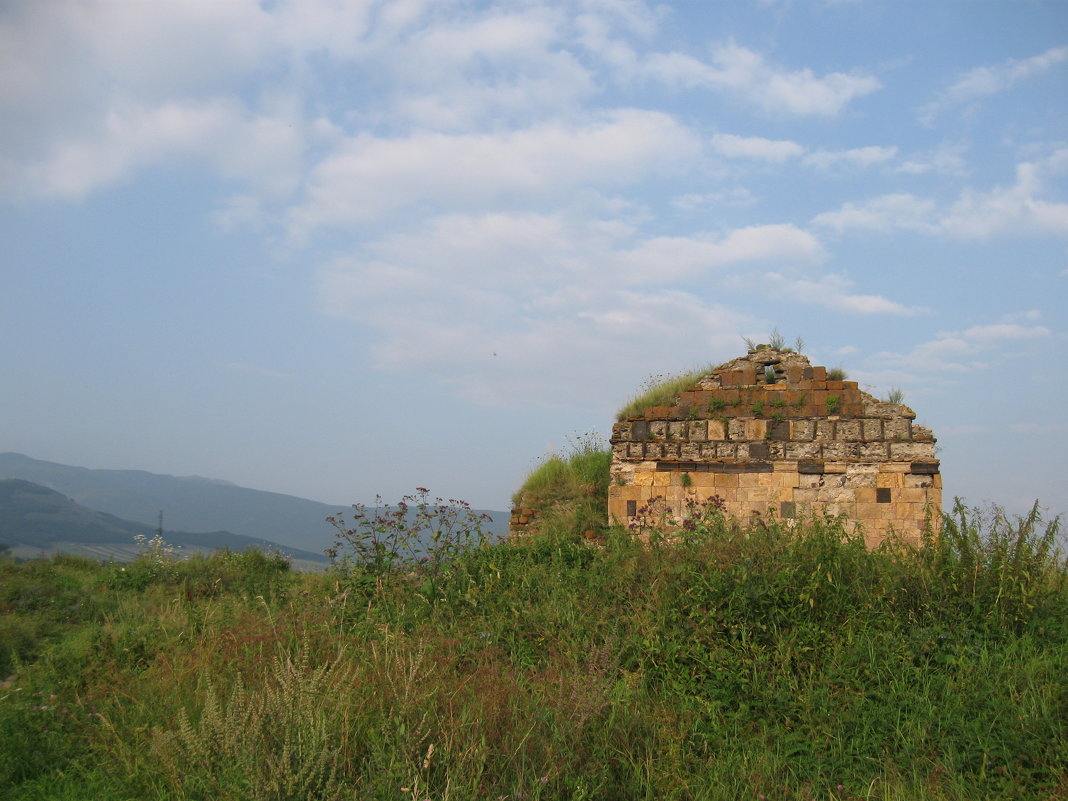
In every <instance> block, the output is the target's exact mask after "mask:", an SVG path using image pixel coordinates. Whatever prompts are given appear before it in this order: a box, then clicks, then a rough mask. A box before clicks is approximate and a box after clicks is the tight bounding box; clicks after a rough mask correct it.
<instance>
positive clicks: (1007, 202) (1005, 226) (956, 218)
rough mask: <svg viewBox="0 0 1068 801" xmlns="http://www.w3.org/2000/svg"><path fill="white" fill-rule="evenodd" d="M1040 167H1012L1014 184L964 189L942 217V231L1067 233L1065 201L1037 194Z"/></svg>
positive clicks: (978, 235) (969, 235)
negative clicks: (977, 190) (1014, 168)
mask: <svg viewBox="0 0 1068 801" xmlns="http://www.w3.org/2000/svg"><path fill="white" fill-rule="evenodd" d="M1040 174H1041V168H1040V166H1039V165H1035V164H1030V163H1024V164H1019V165H1017V167H1016V184H1015V185H1014V186H1011V187H996V188H994V189H991V190H990V191H988V192H976V191H973V190H966V191H965V192H963V193H962V194H961V197H960V198H959V199H958V200H957V202H956V203H954V204H953V205H952V207H950V209H949V211H948V212H947V213H946V215H945V216H944V217H943V218H942V220H941V221H940V223H939V225H940V227H941V228H942V230H944V231H945V232H946V233H948V234H951V235H952V236H956V237H960V238H962V239H979V240H985V239H988V238H990V237H991V236H995V235H998V234H1011V235H1021V234H1025V233H1050V234H1057V235H1061V236H1065V235H1068V203H1056V202H1051V201H1047V200H1043V199H1041V198H1040V197H1039V195H1040V193H1041V192H1042V189H1043V187H1042V181H1041V176H1040Z"/></svg>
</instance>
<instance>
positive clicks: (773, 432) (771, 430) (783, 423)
mask: <svg viewBox="0 0 1068 801" xmlns="http://www.w3.org/2000/svg"><path fill="white" fill-rule="evenodd" d="M766 436H767V437H768V438H769V439H776V440H787V439H790V421H789V420H769V421H768V425H767V435H766Z"/></svg>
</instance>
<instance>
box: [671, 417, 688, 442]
mask: <svg viewBox="0 0 1068 801" xmlns="http://www.w3.org/2000/svg"><path fill="white" fill-rule="evenodd" d="M688 431H689V424H688V423H685V422H683V421H682V420H673V421H671V422H670V423H668V429H667V438H668V440H670V441H673V442H680V441H682V440H684V439H686V435H687V433H688Z"/></svg>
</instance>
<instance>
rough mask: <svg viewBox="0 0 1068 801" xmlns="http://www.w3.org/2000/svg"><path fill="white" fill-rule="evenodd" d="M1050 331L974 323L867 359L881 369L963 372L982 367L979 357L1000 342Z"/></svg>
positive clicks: (1041, 327) (1046, 334)
mask: <svg viewBox="0 0 1068 801" xmlns="http://www.w3.org/2000/svg"><path fill="white" fill-rule="evenodd" d="M1051 334H1052V332H1051V331H1050V329H1049V328H1047V327H1046V326H1044V325H1031V326H1027V325H1019V324H1017V323H991V324H987V325H975V326H971V327H970V328H968V329H965V330H964V331H946V332H942V333H939V334H938V335H937V336H936V337H935V338H934V339H932V340H930V341H928V342H924V343H921V344H919V345H917V346H916V347H914V348H913V349H912V350H911V351H909V352H907V353H892V352H889V351H883V352H881V353H877V354H875V356H873V357H872V360H871V361H872V362H873V363H874V364H875V365H877V366H879V367H881V368H884V369H885V368H887V367H890V368H899V369H903V370H908V371H909V372H912V373H930V374H937V375H941V374H944V373H947V372H948V373H965V372H969V371H972V370H982V369H986V368H987V367H988V366H989V365H988V364H987V362H985V361H983V358H982V357H983V356H984V355H985V354H990V353H992V352H994V351H995V350H996V349H997V348H998V347H999V346H1001V345H1003V344H1006V343H1012V342H1021V341H1030V340H1037V339H1045V338H1047V337H1049V336H1050V335H1051Z"/></svg>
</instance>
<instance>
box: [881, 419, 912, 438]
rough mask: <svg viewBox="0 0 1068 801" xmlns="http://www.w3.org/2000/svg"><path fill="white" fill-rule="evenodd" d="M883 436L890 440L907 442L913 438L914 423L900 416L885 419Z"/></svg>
mask: <svg viewBox="0 0 1068 801" xmlns="http://www.w3.org/2000/svg"><path fill="white" fill-rule="evenodd" d="M883 436H884V437H885V438H886V439H887V440H888V441H890V442H907V441H908V440H911V439H912V423H911V422H909V421H908V420H905V419H903V418H900V417H899V418H896V419H894V420H885V421H884V422H883Z"/></svg>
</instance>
